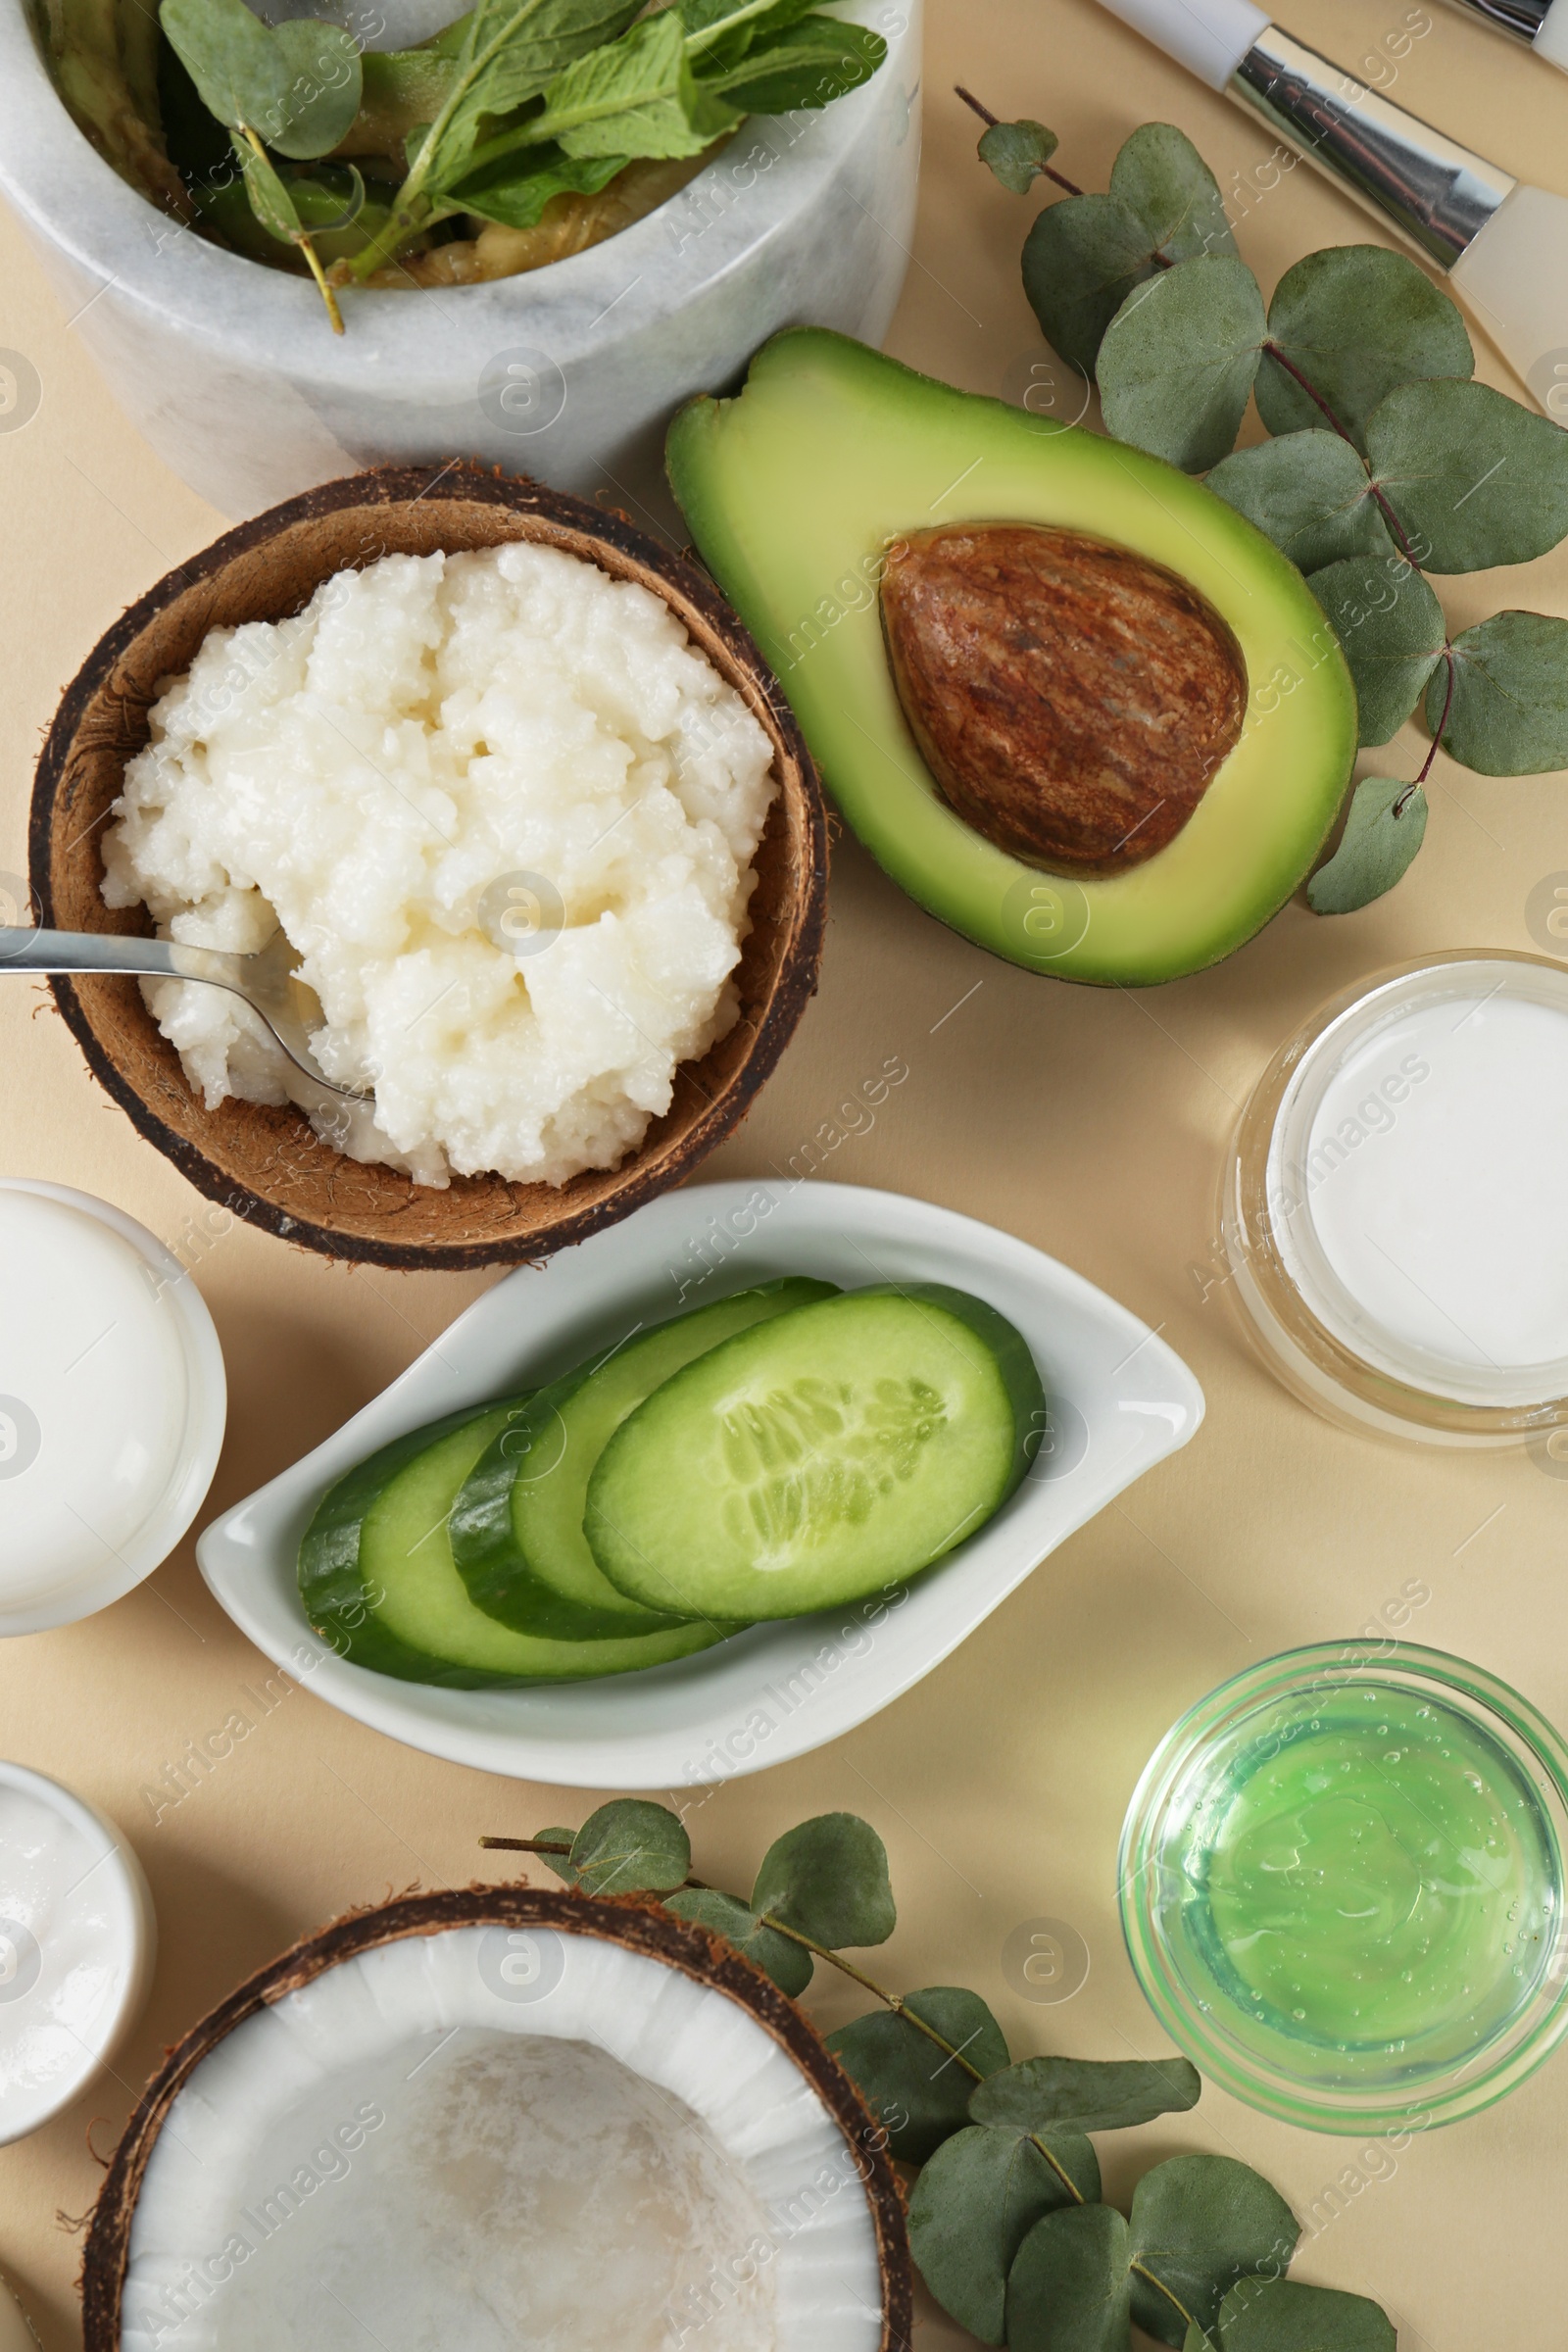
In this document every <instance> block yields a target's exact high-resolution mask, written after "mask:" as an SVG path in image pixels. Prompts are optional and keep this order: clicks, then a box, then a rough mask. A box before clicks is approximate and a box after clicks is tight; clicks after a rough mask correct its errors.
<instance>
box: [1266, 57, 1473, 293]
mask: <svg viewBox="0 0 1568 2352" xmlns="http://www.w3.org/2000/svg"><path fill="white" fill-rule="evenodd" d="M1229 92H1230V95H1231V97H1233V98H1234V99H1235V100H1236V102H1237V104H1238V105H1239V106H1245V107H1247V108H1249V109H1250V110H1251V111H1252V112H1254V113H1256V114H1259V115H1261V116H1262V118H1263V120H1264V122H1265V123H1268V124H1269V126H1270V127H1271V129H1273V130H1274V131H1276V132H1277V133H1278V135H1279V137H1280V138H1281V139H1283V140H1284V141H1285V143H1286V144H1287V146H1290V147H1294V148H1295V149H1296V150H1297V151H1298V153H1299V154H1301V155H1304V156H1306V157H1307V158H1308V160H1309V161H1310V162H1312V163H1315V164H1318V165H1320V166H1321V167H1322V169H1323V170H1324V171H1325V172H1332V173H1333V175H1334V176H1335V178H1337V179H1341V180H1343V181H1344V182H1345V184H1346V185H1347V187H1348V188H1349V189H1350V191H1351V193H1352V194H1353V195H1356V196H1358V197H1359V198H1360V200H1361V202H1362V203H1363V204H1364V205H1366V206H1367V207H1368V208H1369V210H1371V211H1373V212H1376V213H1381V214H1382V215H1383V216H1384V218H1385V219H1387V220H1390V221H1394V223H1395V224H1396V226H1397V228H1399V229H1401V230H1402V231H1403V233H1404V235H1405V236H1407V237H1408V238H1409V239H1410V241H1411V243H1412V244H1414V245H1417V246H1419V248H1420V250H1421V251H1422V252H1423V253H1424V254H1425V255H1426V256H1427V258H1428V260H1429V261H1434V262H1436V263H1437V264H1438V265H1439V267H1440V268H1441V269H1444V270H1451V269H1452V267H1453V265H1454V263H1455V262H1456V261H1457V260H1458V259H1459V256H1460V255H1461V254H1462V253H1463V252H1464V250H1465V248H1466V246H1467V245H1469V244H1470V242H1471V240H1472V239H1473V238H1474V237H1475V235H1476V234H1477V232H1478V231H1479V230H1481V229H1483V228H1485V226H1486V224H1487V222H1488V221H1490V220H1491V219H1492V216H1493V214H1494V213H1495V211H1496V209H1497V207H1498V205H1500V204H1501V202H1502V200H1503V198H1504V197H1505V196H1507V195H1510V194H1511V193H1512V191H1513V187H1514V184H1515V183H1514V181H1513V180H1512V179H1511V178H1510V177H1509V175H1508V173H1507V172H1499V171H1498V169H1497V167H1496V165H1495V164H1489V163H1488V162H1487V160H1486V158H1485V156H1480V155H1474V154H1472V153H1471V151H1470V149H1469V148H1468V147H1461V146H1459V145H1458V143H1457V141H1455V140H1453V139H1450V138H1446V137H1445V135H1444V133H1443V132H1442V131H1441V130H1434V129H1433V128H1432V127H1431V125H1430V123H1423V122H1421V121H1420V120H1419V119H1418V117H1416V116H1415V115H1409V114H1406V113H1405V111H1404V109H1403V107H1402V106H1392V105H1391V104H1390V102H1389V101H1388V99H1387V98H1382V97H1379V95H1378V93H1377V91H1376V90H1371V89H1368V88H1367V86H1366V84H1365V83H1364V82H1360V81H1357V80H1356V78H1355V75H1354V74H1353V73H1347V72H1346V71H1345V69H1344V67H1343V66H1336V65H1334V64H1333V63H1332V62H1331V61H1330V60H1329V59H1328V58H1326V57H1320V56H1319V55H1318V53H1317V51H1316V50H1315V49H1308V48H1307V47H1306V45H1305V43H1304V42H1302V41H1298V40H1296V39H1294V38H1293V37H1292V35H1291V34H1290V33H1288V32H1282V31H1281V29H1280V27H1279V26H1278V25H1270V26H1269V27H1268V29H1267V31H1266V32H1263V33H1260V34H1259V36H1258V38H1257V39H1256V40H1255V41H1254V42H1253V44H1252V46H1251V48H1250V50H1249V51H1248V53H1247V55H1246V56H1245V57H1244V58H1243V60H1242V62H1241V64H1240V65H1239V66H1238V67H1237V69H1236V71H1235V73H1233V74H1232V76H1231V79H1230V83H1229Z"/></svg>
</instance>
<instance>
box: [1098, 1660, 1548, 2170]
mask: <svg viewBox="0 0 1568 2352" xmlns="http://www.w3.org/2000/svg"><path fill="white" fill-rule="evenodd" d="M1565 1844H1568V1750H1565V1749H1564V1746H1563V1743H1562V1741H1561V1740H1559V1739H1558V1737H1557V1735H1556V1733H1555V1732H1553V1731H1552V1729H1551V1727H1550V1726H1549V1725H1548V1724H1546V1723H1545V1722H1544V1720H1543V1718H1541V1717H1540V1716H1539V1715H1538V1714H1537V1713H1536V1711H1535V1709H1534V1708H1532V1707H1531V1706H1530V1705H1529V1704H1528V1702H1527V1701H1525V1700H1523V1699H1521V1698H1519V1697H1518V1696H1517V1694H1516V1693H1514V1692H1513V1691H1509V1690H1507V1688H1506V1687H1505V1686H1504V1685H1502V1684H1500V1683H1497V1682H1495V1680H1494V1679H1493V1678H1492V1677H1491V1676H1488V1675H1486V1674H1484V1673H1483V1672H1482V1671H1481V1670H1480V1669H1479V1668H1475V1667H1470V1666H1466V1665H1464V1664H1463V1663H1462V1661H1460V1660H1458V1659H1452V1658H1446V1657H1445V1656H1443V1655H1442V1653H1440V1652H1438V1651H1433V1650H1423V1649H1417V1648H1415V1647H1413V1646H1411V1645H1408V1644H1404V1643H1399V1642H1385V1643H1381V1644H1367V1645H1358V1644H1355V1643H1348V1644H1346V1643H1340V1644H1323V1645H1319V1646H1317V1647H1315V1648H1312V1649H1307V1650H1298V1651H1293V1652H1290V1653H1288V1654H1287V1655H1286V1656H1284V1657H1281V1658H1274V1659H1270V1660H1268V1661H1266V1663H1265V1664H1264V1665H1262V1666H1259V1667H1256V1668H1253V1669H1251V1670H1250V1671H1249V1673H1247V1674H1245V1675H1242V1676H1239V1677H1238V1678H1237V1679H1236V1680H1235V1681H1234V1682H1232V1683H1227V1684H1225V1685H1224V1686H1223V1687H1222V1688H1221V1689H1220V1690H1219V1691H1214V1692H1212V1693H1211V1694H1210V1696H1209V1697H1208V1698H1206V1699H1204V1700H1203V1701H1202V1702H1201V1704H1200V1705H1199V1706H1198V1707H1196V1708H1195V1709H1194V1710H1193V1712H1192V1713H1191V1714H1190V1715H1189V1716H1187V1717H1186V1718H1184V1720H1183V1721H1182V1722H1181V1723H1180V1724H1178V1725H1177V1726H1176V1727H1175V1729H1174V1730H1173V1731H1172V1732H1171V1733H1170V1734H1169V1735H1168V1737H1167V1738H1166V1740H1164V1741H1163V1742H1162V1744H1161V1746H1160V1748H1159V1750H1158V1752H1157V1753H1156V1755H1155V1756H1154V1757H1153V1759H1152V1762H1151V1764H1150V1766H1149V1768H1148V1770H1147V1771H1146V1773H1145V1775H1144V1778H1143V1781H1142V1782H1141V1784H1140V1787H1139V1790H1138V1793H1137V1795H1136V1796H1135V1798H1134V1801H1133V1806H1132V1810H1131V1812H1130V1813H1129V1815H1128V1821H1127V1827H1126V1830H1125V1832H1124V1835H1123V1850H1122V1882H1123V1883H1122V1918H1123V1926H1124V1928H1125V1931H1126V1935H1127V1940H1128V1948H1129V1951H1130V1952H1131V1955H1132V1959H1133V1965H1134V1967H1135V1968H1136V1970H1137V1971H1138V1974H1139V1977H1140V1980H1141V1982H1142V1983H1143V1985H1144V1989H1145V1991H1146V1992H1147V1993H1148V1995H1149V1997H1150V2000H1151V2001H1152V2004H1153V2006H1154V2008H1155V2010H1156V2012H1157V2013H1158V2015H1159V2016H1160V2018H1161V2019H1162V2021H1163V2022H1164V2024H1165V2025H1166V2027H1167V2029H1168V2030H1169V2032H1170V2033H1171V2034H1174V2036H1175V2037H1176V2039H1177V2041H1178V2042H1179V2043H1180V2044H1181V2045H1182V2047H1183V2048H1185V2049H1186V2050H1187V2052H1188V2054H1189V2055H1190V2056H1191V2057H1192V2058H1193V2059H1194V2061H1195V2062H1196V2063H1197V2064H1198V2065H1199V2066H1200V2067H1201V2068H1202V2069H1203V2070H1204V2071H1205V2072H1206V2073H1208V2074H1209V2075H1210V2076H1212V2077H1213V2078H1215V2079H1216V2080H1219V2081H1222V2082H1225V2083H1226V2085H1227V2087H1228V2088H1230V2089H1232V2090H1234V2091H1236V2092H1237V2093H1238V2094H1239V2095H1240V2096H1241V2097H1243V2098H1246V2099H1249V2100H1250V2102H1251V2103H1252V2104H1253V2105H1255V2106H1259V2107H1262V2108H1264V2109H1266V2110H1267V2111H1269V2112H1270V2113H1273V2114H1277V2115H1282V2116H1287V2117H1289V2118H1290V2119H1291V2120H1292V2121H1295V2122H1298V2123H1304V2124H1308V2125H1313V2126H1316V2127H1317V2128H1319V2129H1321V2130H1325V2131H1354V2130H1359V2129H1364V2128H1367V2127H1373V2126H1376V2125H1377V2124H1378V2123H1381V2122H1386V2121H1390V2120H1399V2119H1404V2120H1413V2119H1419V2120H1421V2121H1440V2120H1443V2121H1446V2120H1448V2119H1449V2118H1450V2117H1452V2116H1454V2115H1459V2114H1466V2113H1470V2112H1473V2110H1474V2109H1475V2108H1477V2107H1480V2106H1484V2105H1486V2104H1488V2103H1489V2102H1490V2101H1491V2100H1492V2099H1494V2098H1496V2097H1499V2096H1500V2095H1501V2094H1502V2092H1503V2091H1504V2090H1506V2089H1508V2088H1510V2087H1511V2086H1512V2084H1513V2083H1514V2082H1517V2081H1519V2080H1520V2079H1521V2078H1522V2076H1523V2075H1524V2074H1526V2073H1528V2072H1530V2071H1531V2069H1532V2068H1534V2067H1535V2066H1536V2065H1538V2064H1539V2063H1540V2062H1541V2060H1542V2058H1544V2056H1545V2054H1546V2052H1547V2051H1548V2050H1549V2049H1550V2048H1552V2047H1553V2046H1554V2045H1555V2043H1556V2041H1557V2040H1558V2039H1559V2038H1560V2037H1561V2035H1562V2034H1563V2033H1564V2032H1565V2031H1568V2005H1565V1999H1564V1992H1565V1978H1568V1951H1565V1949H1564V1947H1563V1945H1562V1943H1561V1936H1562V1909H1563V1852H1564V1848H1565Z"/></svg>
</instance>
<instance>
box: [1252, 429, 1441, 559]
mask: <svg viewBox="0 0 1568 2352" xmlns="http://www.w3.org/2000/svg"><path fill="white" fill-rule="evenodd" d="M1207 480H1208V487H1209V488H1210V490H1213V491H1215V492H1216V493H1217V494H1218V496H1219V497H1221V498H1222V499H1224V501H1225V503H1226V505H1227V506H1231V507H1234V508H1235V509H1236V512H1237V513H1238V515H1246V516H1247V519H1248V521H1249V522H1252V523H1255V524H1256V525H1257V527H1258V529H1259V530H1260V531H1262V532H1264V533H1265V534H1266V536H1267V537H1268V538H1270V539H1272V540H1273V542H1274V544H1275V546H1276V547H1277V548H1278V549H1279V550H1280V553H1281V554H1282V555H1286V556H1289V557H1290V559H1291V562H1292V563H1293V564H1297V565H1299V568H1300V569H1301V570H1302V571H1321V570H1322V569H1323V568H1324V566H1325V565H1326V564H1339V563H1343V562H1344V561H1346V559H1347V558H1348V557H1350V556H1392V555H1393V554H1394V542H1393V540H1392V539H1391V538H1390V537H1389V534H1388V529H1387V526H1386V525H1385V523H1384V520H1383V517H1382V515H1381V514H1380V513H1379V511H1378V505H1377V501H1376V499H1375V498H1374V497H1373V496H1372V485H1371V483H1370V481H1369V480H1368V479H1367V470H1366V467H1365V466H1363V465H1362V463H1361V460H1360V459H1359V458H1358V457H1357V456H1356V454H1355V451H1354V450H1353V449H1352V448H1351V447H1350V444H1349V442H1348V441H1342V440H1341V438H1340V436H1339V434H1338V433H1328V432H1323V433H1319V432H1311V431H1308V432H1303V433H1287V434H1286V435H1285V436H1284V437H1283V438H1282V439H1280V440H1278V441H1259V442H1258V443H1257V444H1256V445H1255V446H1254V447H1253V448H1251V449H1238V450H1236V451H1235V452H1234V453H1233V454H1232V455H1231V456H1230V457H1228V458H1221V460H1220V462H1219V464H1218V465H1217V466H1214V467H1213V469H1212V471H1211V472H1210V473H1209V475H1208V477H1207Z"/></svg>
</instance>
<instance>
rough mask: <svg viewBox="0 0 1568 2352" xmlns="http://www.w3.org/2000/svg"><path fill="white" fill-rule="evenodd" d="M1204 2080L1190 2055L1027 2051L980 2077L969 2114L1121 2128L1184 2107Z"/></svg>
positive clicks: (980, 2120)
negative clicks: (997, 2071)
mask: <svg viewBox="0 0 1568 2352" xmlns="http://www.w3.org/2000/svg"><path fill="white" fill-rule="evenodd" d="M1202 2087H1203V2085H1202V2081H1201V2077H1200V2075H1199V2072H1198V2069H1197V2068H1196V2067H1195V2066H1190V2065H1189V2064H1188V2062H1187V2060H1186V2059H1185V2058H1160V2059H1123V2058H1109V2059H1099V2058H1024V2059H1021V2060H1020V2061H1019V2063H1018V2064H1017V2065H1016V2066H1009V2067H1008V2068H1007V2069H1006V2071H1005V2073H1003V2074H995V2075H992V2076H991V2078H990V2080H989V2081H988V2082H981V2083H977V2084H976V2086H975V2088H974V2090H973V2091H972V2092H971V2094H970V2098H969V2113H970V2115H971V2116H972V2117H973V2118H974V2120H975V2122H976V2123H977V2124H1011V2125H1014V2126H1015V2127H1016V2128H1017V2129H1018V2130H1019V2131H1054V2130H1058V2129H1060V2128H1061V2127H1062V2126H1069V2127H1071V2129H1073V2130H1074V2131H1124V2130H1125V2129H1126V2128H1127V2127H1128V2126H1129V2125H1131V2124H1147V2123H1150V2122H1152V2119H1153V2118H1154V2117H1155V2116H1156V2115H1171V2114H1177V2115H1180V2114H1184V2113H1185V2112H1186V2110H1187V2109H1188V2108H1189V2107H1194V2106H1196V2105H1197V2103H1198V2097H1199V2093H1200V2092H1201V2089H1202Z"/></svg>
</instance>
